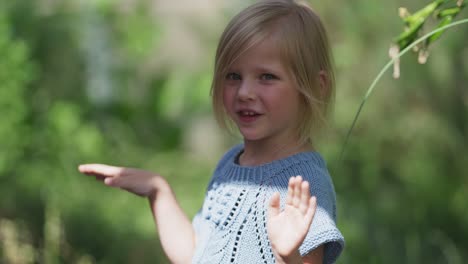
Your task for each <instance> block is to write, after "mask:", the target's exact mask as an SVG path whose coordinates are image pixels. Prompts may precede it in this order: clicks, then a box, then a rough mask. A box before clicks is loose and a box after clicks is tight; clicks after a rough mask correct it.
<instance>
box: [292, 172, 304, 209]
mask: <svg viewBox="0 0 468 264" xmlns="http://www.w3.org/2000/svg"><path fill="white" fill-rule="evenodd" d="M301 183H302V177H301V176H296V179H295V180H294V196H293V206H294V207H296V208H297V207H298V206H299V203H300V201H301Z"/></svg>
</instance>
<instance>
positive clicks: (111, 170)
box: [78, 164, 124, 177]
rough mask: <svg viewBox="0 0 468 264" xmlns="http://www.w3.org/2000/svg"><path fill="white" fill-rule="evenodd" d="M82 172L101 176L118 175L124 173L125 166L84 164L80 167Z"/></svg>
mask: <svg viewBox="0 0 468 264" xmlns="http://www.w3.org/2000/svg"><path fill="white" fill-rule="evenodd" d="M78 170H79V171H80V172H81V173H84V174H88V175H95V176H101V177H116V176H119V175H121V174H122V172H123V170H124V168H121V167H116V166H109V165H105V164H83V165H80V166H79V167H78Z"/></svg>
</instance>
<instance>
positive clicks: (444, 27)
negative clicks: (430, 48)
mask: <svg viewBox="0 0 468 264" xmlns="http://www.w3.org/2000/svg"><path fill="white" fill-rule="evenodd" d="M464 23H468V18H467V19H462V20H459V21H456V22H453V23H450V24H448V25H445V26H443V27H440V28H437V29H435V30H433V31H431V32H429V33H427V34H426V35H424V36H422V37H420V38H419V39H417V40H416V41H414V42H413V43H411V45H409V46H407V47H406V48H405V49H403V50H402V51H400V53H398V55H397V56H396V57H395V58H393V59H391V60H390V61H389V62H388V63H387V64H386V65H385V66H384V67H383V68H382V70H381V71H380V72H379V74H378V75H377V77H376V78H375V79H374V81H372V84H371V85H370V87H369V88H368V89H367V92H366V94H365V96H364V99H363V100H362V102H361V105H360V106H359V109H358V111H357V113H356V115H355V117H354V120H353V123H352V124H351V127H350V128H349V130H348V134H347V135H346V139H345V142H344V144H343V148H342V150H341V154H340V162H341V161H343V155H344V151H345V149H346V146H347V145H348V141H349V137H350V135H351V132H352V130H353V129H354V126H355V125H356V122H357V120H358V118H359V115H360V114H361V111H362V108H363V107H364V104H365V103H366V101H367V99H368V98H369V96H370V95H371V93H372V91H373V90H374V87H375V85H376V84H377V82H378V81H379V80H380V78H381V77H382V76H383V74H384V73H385V72H386V71H387V70H388V68H390V66H392V65H393V63H395V60H397V59H399V58H400V57H401V56H403V55H404V54H405V53H406V52H408V51H409V50H411V49H412V48H413V47H414V46H416V45H417V44H419V43H420V42H422V41H424V40H425V39H427V38H429V37H430V36H432V35H434V34H436V33H438V32H440V31H443V30H445V29H448V28H451V27H455V26H457V25H460V24H464Z"/></svg>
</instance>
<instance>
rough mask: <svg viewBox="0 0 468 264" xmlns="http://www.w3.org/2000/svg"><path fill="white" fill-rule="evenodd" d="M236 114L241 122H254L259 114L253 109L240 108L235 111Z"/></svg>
mask: <svg viewBox="0 0 468 264" xmlns="http://www.w3.org/2000/svg"><path fill="white" fill-rule="evenodd" d="M237 115H238V116H239V120H240V121H241V122H243V123H251V122H254V121H255V120H257V119H258V117H260V114H259V113H257V112H255V111H250V110H241V111H238V112H237Z"/></svg>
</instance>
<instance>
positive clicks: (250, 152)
mask: <svg viewBox="0 0 468 264" xmlns="http://www.w3.org/2000/svg"><path fill="white" fill-rule="evenodd" d="M313 150H314V148H313V146H312V144H311V143H309V142H306V143H300V142H299V141H297V140H296V141H292V142H281V143H273V144H266V143H265V142H257V141H247V140H244V152H243V153H242V154H241V155H240V156H239V164H240V165H242V166H257V165H262V164H266V163H269V162H272V161H274V160H279V159H283V158H286V157H288V156H291V155H294V154H297V153H300V152H305V151H313Z"/></svg>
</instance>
